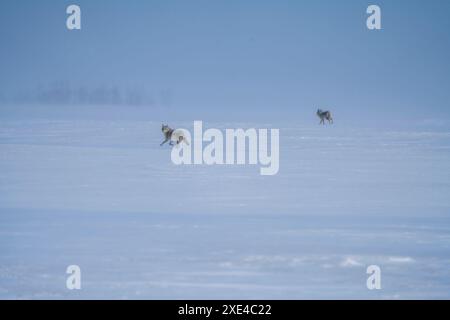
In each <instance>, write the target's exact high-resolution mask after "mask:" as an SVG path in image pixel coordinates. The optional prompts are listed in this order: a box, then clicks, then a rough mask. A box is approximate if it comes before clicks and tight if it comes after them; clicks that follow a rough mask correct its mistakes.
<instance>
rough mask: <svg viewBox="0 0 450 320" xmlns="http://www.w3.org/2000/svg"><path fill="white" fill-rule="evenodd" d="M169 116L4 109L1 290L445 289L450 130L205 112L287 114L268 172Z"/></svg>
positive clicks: (60, 294)
mask: <svg viewBox="0 0 450 320" xmlns="http://www.w3.org/2000/svg"><path fill="white" fill-rule="evenodd" d="M315 120H316V119H315ZM315 120H314V121H315ZM175 125H178V126H183V127H186V128H188V129H189V128H190V127H191V126H192V123H187V122H186V123H176V124H175ZM160 126H161V123H160V122H148V121H131V120H130V121H94V120H92V121H88V120H81V119H80V120H66V121H64V120H52V121H50V120H18V119H16V120H14V119H10V120H7V119H4V120H1V121H0V298H3V299H5V298H6V299H21V298H25V299H28V298H31V299H41V298H50V299H52V298H56V299H61V298H62V299H79V298H100V299H102V298H118V299H121V298H137V299H141V298H142V299H144V298H151V299H165V298H172V299H197V298H203V299H205V298H207V299H215V298H235V299H237V298H249V299H250V298H253V299H259V298H274V299H278V298H286V299H296V298H331V299H335V298H369V299H371V298H374V299H379V298H400V299H402V298H404V299H408V298H446V299H448V298H450V132H448V131H442V130H441V131H435V130H422V129H421V130H412V129H411V130H404V131H399V132H394V131H389V130H381V129H380V130H375V129H352V128H350V127H346V128H343V127H340V126H339V125H338V124H336V125H334V126H325V127H320V126H318V125H312V126H310V127H303V126H295V125H284V126H280V125H279V124H276V123H273V124H270V123H269V124H268V123H214V122H204V126H205V127H218V128H239V127H242V128H248V127H256V128H272V127H273V128H280V139H281V141H280V145H281V146H280V171H279V173H278V175H275V176H261V175H260V174H259V166H206V165H202V166H175V165H173V164H172V162H171V160H170V148H169V146H167V145H166V146H164V147H160V146H159V143H160V142H161V141H162V134H161V131H160ZM72 264H75V265H79V266H80V267H81V270H82V289H81V290H73V291H71V290H68V289H67V288H66V277H67V275H66V273H65V271H66V268H67V266H68V265H72ZM369 265H379V266H380V267H381V270H382V278H381V283H382V289H381V290H368V289H367V287H366V279H367V277H368V275H367V274H366V267H367V266H369Z"/></svg>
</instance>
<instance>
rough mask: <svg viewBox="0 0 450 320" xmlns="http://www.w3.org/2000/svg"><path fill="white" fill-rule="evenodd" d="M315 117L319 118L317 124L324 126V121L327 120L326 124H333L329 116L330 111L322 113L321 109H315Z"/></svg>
mask: <svg viewBox="0 0 450 320" xmlns="http://www.w3.org/2000/svg"><path fill="white" fill-rule="evenodd" d="M317 116H318V117H319V118H320V122H319V124H325V119H326V120H328V123H333V117H332V116H331V112H330V111H322V110H321V109H317Z"/></svg>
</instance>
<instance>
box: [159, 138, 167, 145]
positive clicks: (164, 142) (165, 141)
mask: <svg viewBox="0 0 450 320" xmlns="http://www.w3.org/2000/svg"><path fill="white" fill-rule="evenodd" d="M167 141H169V139H166V140H164V141H163V142H161V144H160V146H162V145H163V144H164V143H166V142H167Z"/></svg>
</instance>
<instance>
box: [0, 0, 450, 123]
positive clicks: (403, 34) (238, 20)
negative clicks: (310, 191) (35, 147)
mask: <svg viewBox="0 0 450 320" xmlns="http://www.w3.org/2000/svg"><path fill="white" fill-rule="evenodd" d="M69 4H78V5H80V7H81V10H82V30H80V31H68V30H67V29H66V25H65V23H66V17H67V15H66V13H65V9H66V7H67V6H68V5H69ZM369 4H378V5H379V6H380V7H381V9H382V28H383V30H381V31H369V30H368V29H367V28H366V18H367V14H366V8H367V6H368V5H369ZM0 6H1V10H0V43H1V50H0V70H1V71H0V103H1V104H13V103H17V102H18V101H19V102H21V103H23V101H24V100H25V101H26V102H27V103H31V102H34V100H38V101H39V102H41V103H42V101H44V102H45V101H47V100H45V99H41V100H39V99H37V98H36V96H37V97H39V96H41V98H42V95H43V92H44V95H45V92H47V91H48V90H50V91H51V90H52V88H54V87H64V88H71V90H74V91H77V90H80V88H83V89H84V90H86V91H88V92H91V91H95V90H97V89H98V88H108V90H112V89H111V88H116V89H117V90H118V92H119V94H121V95H128V96H131V98H130V97H128V98H127V99H125V98H123V97H122V98H123V99H122V100H123V101H122V103H123V104H124V105H125V107H126V105H127V103H134V102H137V103H140V104H143V105H146V106H147V105H148V106H149V107H151V106H154V107H155V108H157V107H158V106H159V107H163V108H167V109H168V110H169V112H170V114H171V115H174V114H182V115H184V116H185V118H186V119H191V118H200V119H201V117H202V116H204V117H208V116H212V117H214V116H217V117H219V118H220V117H231V118H233V119H234V118H236V119H237V120H239V119H240V118H246V117H248V116H249V115H251V114H254V113H258V114H263V115H266V116H268V118H273V117H277V118H281V119H291V118H292V116H293V115H299V116H301V115H303V114H304V113H308V114H310V113H311V110H315V109H317V107H324V108H330V109H332V110H333V111H334V112H335V113H337V114H338V115H339V117H340V118H341V119H343V118H348V117H351V116H353V117H355V118H358V117H367V116H372V117H375V118H377V119H385V118H391V117H393V118H398V119H399V120H400V117H398V116H399V115H401V114H404V113H407V114H408V117H410V118H414V119H415V120H420V119H434V118H436V119H437V118H445V119H447V118H449V115H450V105H449V101H450V90H449V89H450V64H449V58H448V57H449V56H450V44H449V41H450V40H449V39H450V19H449V18H448V15H449V14H450V2H449V1H446V0H441V1H439V0H433V1H400V0H398V1H362V0H361V1H360V0H353V1H335V0H330V1H312V0H311V1H283V0H282V1H273V0H272V1H258V2H256V1H250V0H226V1H215V0H209V1H197V0H189V1H185V0H184V1H117V0H116V1H111V0H108V1H106V0H96V1H85V0H77V1H57V0H54V1H50V0H46V1H24V0H19V1H17V0H3V1H2V2H1V5H0ZM77 92H78V91H77ZM24 97H25V98H24ZM133 97H134V99H133ZM99 99H100V101H101V97H100V98H99Z"/></svg>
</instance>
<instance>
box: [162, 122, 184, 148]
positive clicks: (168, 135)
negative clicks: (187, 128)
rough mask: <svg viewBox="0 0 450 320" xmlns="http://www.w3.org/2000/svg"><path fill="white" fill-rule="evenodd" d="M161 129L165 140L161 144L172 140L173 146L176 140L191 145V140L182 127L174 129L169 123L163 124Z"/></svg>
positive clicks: (178, 142)
mask: <svg viewBox="0 0 450 320" xmlns="http://www.w3.org/2000/svg"><path fill="white" fill-rule="evenodd" d="M161 131H162V133H163V135H164V141H163V142H161V144H160V146H162V145H163V144H164V143H166V142H167V141H170V142H169V144H170V145H171V146H173V141H174V140H175V141H176V142H177V144H180V143H181V142H184V143H186V144H187V145H189V141H188V140H187V139H186V138H185V136H184V132H183V130H181V129H172V128H170V127H169V126H168V125H167V124H163V125H162V128H161Z"/></svg>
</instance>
